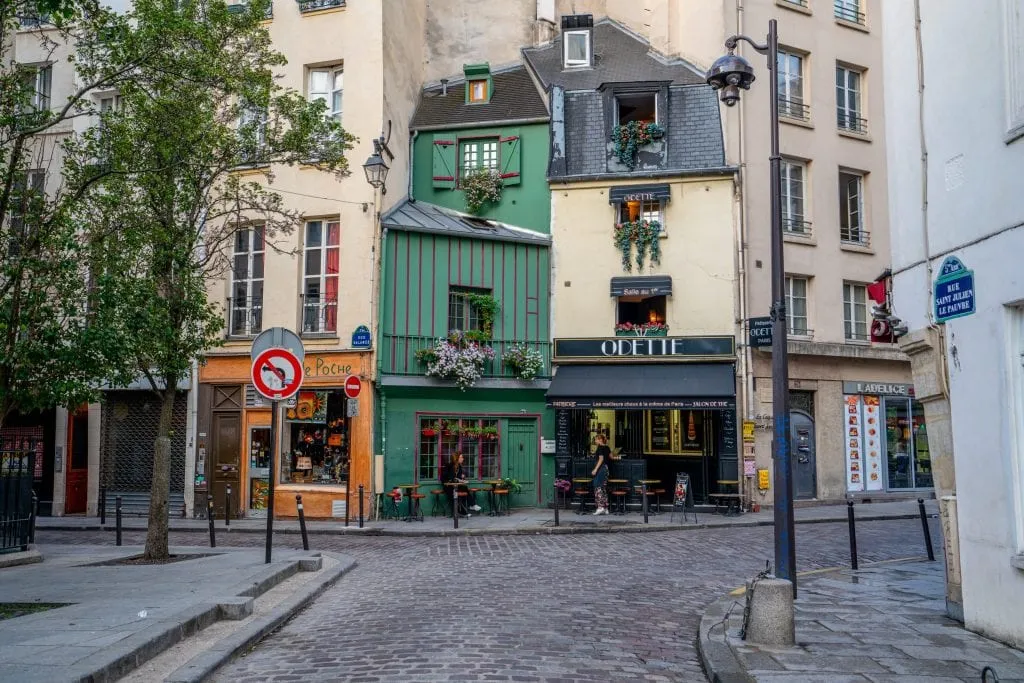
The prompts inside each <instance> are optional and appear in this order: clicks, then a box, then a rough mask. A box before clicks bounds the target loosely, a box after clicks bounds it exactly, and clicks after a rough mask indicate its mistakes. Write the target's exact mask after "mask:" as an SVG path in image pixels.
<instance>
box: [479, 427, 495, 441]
mask: <svg viewBox="0 0 1024 683" xmlns="http://www.w3.org/2000/svg"><path fill="white" fill-rule="evenodd" d="M480 436H482V437H483V438H485V439H487V440H488V441H497V440H498V436H499V434H498V428H497V427H490V426H488V427H483V428H481V429H480Z"/></svg>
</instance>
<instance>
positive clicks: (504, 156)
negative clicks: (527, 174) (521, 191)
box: [498, 130, 521, 185]
mask: <svg viewBox="0 0 1024 683" xmlns="http://www.w3.org/2000/svg"><path fill="white" fill-rule="evenodd" d="M499 143H500V144H499V145H498V147H499V148H500V150H499V156H498V159H499V162H500V164H501V180H502V183H503V184H504V185H518V184H519V183H520V178H521V175H520V172H519V169H520V160H519V154H520V152H519V131H518V130H515V131H511V132H510V134H509V135H508V136H507V137H503V138H501V139H500V140H499Z"/></svg>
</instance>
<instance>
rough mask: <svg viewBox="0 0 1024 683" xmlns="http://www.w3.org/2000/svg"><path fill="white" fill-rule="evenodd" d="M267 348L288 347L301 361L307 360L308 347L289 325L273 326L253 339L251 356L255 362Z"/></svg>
mask: <svg viewBox="0 0 1024 683" xmlns="http://www.w3.org/2000/svg"><path fill="white" fill-rule="evenodd" d="M267 349H288V350H289V351H291V352H292V354H293V355H294V356H295V357H296V358H298V359H299V362H300V363H301V362H302V361H304V360H306V349H305V347H303V346H302V340H301V339H300V338H299V335H297V334H295V333H294V332H292V331H291V330H289V329H288V328H287V327H271V328H269V329H266V330H263V331H262V332H260V333H259V335H257V337H256V338H255V339H253V340H252V350H251V351H250V352H249V357H250V358H251V359H252V361H253V362H254V363H255V362H256V357H257V356H259V355H260V354H261V353H263V352H264V351H266V350H267Z"/></svg>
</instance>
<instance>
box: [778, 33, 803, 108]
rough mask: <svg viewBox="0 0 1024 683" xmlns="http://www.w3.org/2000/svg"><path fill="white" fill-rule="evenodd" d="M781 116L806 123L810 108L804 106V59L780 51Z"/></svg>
mask: <svg viewBox="0 0 1024 683" xmlns="http://www.w3.org/2000/svg"><path fill="white" fill-rule="evenodd" d="M778 76H779V115H780V116H788V117H789V118H791V119H798V120H800V121H806V120H807V118H808V116H809V107H808V106H807V105H805V104H804V58H803V57H802V56H800V55H798V54H794V53H792V52H782V51H781V50H780V51H779V70H778Z"/></svg>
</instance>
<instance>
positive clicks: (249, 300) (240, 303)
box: [228, 296, 263, 337]
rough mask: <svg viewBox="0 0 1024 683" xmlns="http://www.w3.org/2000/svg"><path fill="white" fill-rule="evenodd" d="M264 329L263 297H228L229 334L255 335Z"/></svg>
mask: <svg viewBox="0 0 1024 683" xmlns="http://www.w3.org/2000/svg"><path fill="white" fill-rule="evenodd" d="M262 331H263V297H258V296H250V297H240V298H235V299H228V336H229V337H254V336H256V335H257V334H259V333H260V332H262Z"/></svg>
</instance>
